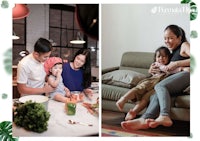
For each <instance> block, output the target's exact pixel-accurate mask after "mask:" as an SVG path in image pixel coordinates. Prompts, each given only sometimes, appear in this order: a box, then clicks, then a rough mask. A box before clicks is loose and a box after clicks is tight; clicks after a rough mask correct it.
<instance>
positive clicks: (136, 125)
mask: <svg viewBox="0 0 200 141" xmlns="http://www.w3.org/2000/svg"><path fill="white" fill-rule="evenodd" d="M121 126H122V128H123V129H125V130H131V131H133V130H139V129H148V128H149V126H148V123H147V122H146V120H145V119H144V118H138V119H134V120H129V121H123V122H121Z"/></svg>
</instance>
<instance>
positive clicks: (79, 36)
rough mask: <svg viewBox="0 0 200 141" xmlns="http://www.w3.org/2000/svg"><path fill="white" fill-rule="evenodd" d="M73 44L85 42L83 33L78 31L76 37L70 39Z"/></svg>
mask: <svg viewBox="0 0 200 141" xmlns="http://www.w3.org/2000/svg"><path fill="white" fill-rule="evenodd" d="M70 43H71V44H84V43H85V41H84V40H83V38H82V37H81V33H80V32H77V35H76V39H74V40H71V41H70Z"/></svg>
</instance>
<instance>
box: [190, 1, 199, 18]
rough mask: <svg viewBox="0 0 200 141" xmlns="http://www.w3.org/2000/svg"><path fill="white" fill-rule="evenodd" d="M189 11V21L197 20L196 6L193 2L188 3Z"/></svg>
mask: <svg viewBox="0 0 200 141" xmlns="http://www.w3.org/2000/svg"><path fill="white" fill-rule="evenodd" d="M190 10H191V12H190V20H191V21H192V20H195V19H196V18H197V14H198V12H197V6H196V4H195V3H194V2H191V3H190Z"/></svg>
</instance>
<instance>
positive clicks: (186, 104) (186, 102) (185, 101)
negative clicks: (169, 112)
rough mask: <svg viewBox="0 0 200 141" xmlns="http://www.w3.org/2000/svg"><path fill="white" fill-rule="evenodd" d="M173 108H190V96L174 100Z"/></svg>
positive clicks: (178, 97)
mask: <svg viewBox="0 0 200 141" xmlns="http://www.w3.org/2000/svg"><path fill="white" fill-rule="evenodd" d="M175 107H177V108H190V95H182V96H177V97H176V99H175Z"/></svg>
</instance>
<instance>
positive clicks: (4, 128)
mask: <svg viewBox="0 0 200 141" xmlns="http://www.w3.org/2000/svg"><path fill="white" fill-rule="evenodd" d="M0 140H1V141H18V138H15V137H14V138H13V136H12V122H10V121H3V122H1V123H0Z"/></svg>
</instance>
